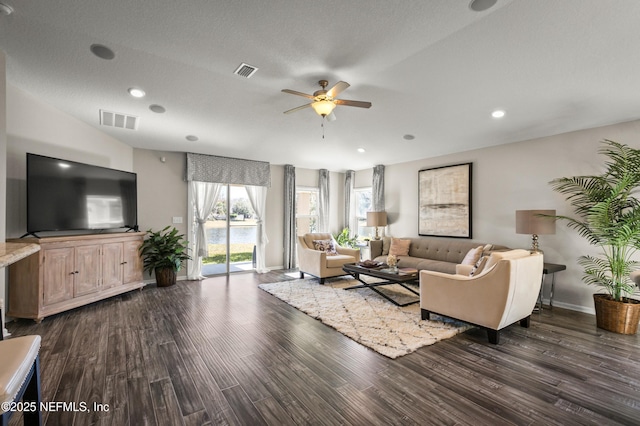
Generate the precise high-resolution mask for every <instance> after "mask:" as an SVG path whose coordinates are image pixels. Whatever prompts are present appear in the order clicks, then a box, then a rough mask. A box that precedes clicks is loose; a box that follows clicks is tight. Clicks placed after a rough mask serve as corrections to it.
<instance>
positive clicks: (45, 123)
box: [2, 85, 133, 238]
mask: <svg viewBox="0 0 640 426" xmlns="http://www.w3.org/2000/svg"><path fill="white" fill-rule="evenodd" d="M96 117H97V113H96ZM123 131H125V130H123ZM27 152H31V153H34V154H40V155H46V156H50V157H56V158H63V159H65V160H71V161H78V162H82V163H89V164H93V165H97V166H102V167H109V168H112V169H119V170H125V171H132V170H133V148H131V147H130V146H128V145H125V144H124V143H122V142H120V141H118V140H117V139H114V138H112V137H111V136H109V135H107V134H105V133H103V132H101V131H100V130H98V129H96V128H94V127H92V126H89V125H88V124H86V123H84V122H82V121H79V120H77V119H76V118H73V117H71V116H69V115H67V114H65V113H64V112H62V111H60V110H57V109H55V108H53V107H51V106H49V105H47V104H44V103H42V102H40V101H39V100H37V99H36V98H34V97H33V96H31V95H29V94H28V93H25V92H23V91H21V90H20V89H18V88H16V87H14V86H11V85H7V149H6V155H7V161H6V163H3V164H7V169H6V170H7V172H6V173H7V179H6V185H7V208H6V215H7V218H6V229H7V231H6V232H7V237H11V238H17V237H20V236H21V235H23V234H24V233H25V232H26V228H27V224H26V217H27V214H26V153H27ZM2 182H5V179H2ZM3 223H5V222H4V221H3ZM43 235H46V233H43Z"/></svg>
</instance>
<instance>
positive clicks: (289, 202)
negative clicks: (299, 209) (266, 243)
mask: <svg viewBox="0 0 640 426" xmlns="http://www.w3.org/2000/svg"><path fill="white" fill-rule="evenodd" d="M296 263H297V260H296V168H295V167H293V166H292V165H290V164H286V165H285V166H284V269H293V268H295V267H296Z"/></svg>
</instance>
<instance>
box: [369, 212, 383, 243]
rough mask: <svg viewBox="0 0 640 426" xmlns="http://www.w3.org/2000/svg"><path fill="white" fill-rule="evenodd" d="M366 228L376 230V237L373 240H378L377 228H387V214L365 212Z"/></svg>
mask: <svg viewBox="0 0 640 426" xmlns="http://www.w3.org/2000/svg"><path fill="white" fill-rule="evenodd" d="M367 226H374V227H375V228H376V235H375V237H373V238H374V239H375V240H379V239H380V234H378V226H387V212H367Z"/></svg>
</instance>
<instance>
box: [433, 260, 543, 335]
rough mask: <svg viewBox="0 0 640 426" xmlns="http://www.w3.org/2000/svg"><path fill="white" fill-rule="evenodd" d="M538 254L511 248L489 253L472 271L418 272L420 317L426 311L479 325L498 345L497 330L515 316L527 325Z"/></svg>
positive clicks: (536, 285) (536, 279) (536, 291)
mask: <svg viewBox="0 0 640 426" xmlns="http://www.w3.org/2000/svg"><path fill="white" fill-rule="evenodd" d="M542 270H543V260H542V255H541V254H530V253H529V251H527V250H510V251H506V252H496V253H493V254H491V256H490V257H489V259H488V261H487V266H486V267H485V269H484V270H483V271H482V272H481V273H480V274H479V275H475V276H468V275H458V274H455V275H452V274H443V273H440V272H432V271H426V270H423V271H421V272H420V308H421V313H422V319H423V320H428V319H429V317H430V314H431V313H435V314H439V315H443V316H446V317H449V318H454V319H458V320H461V321H464V322H468V323H470V324H474V325H477V326H480V327H483V328H485V329H486V330H487V333H488V335H489V342H491V343H495V344H497V343H498V342H499V340H500V334H499V332H500V330H501V329H503V328H504V327H506V326H508V325H511V324H513V323H514V322H516V321H520V325H521V326H523V327H529V321H530V317H531V312H532V311H533V308H534V307H535V304H536V301H537V299H538V294H539V292H540V285H541V283H542Z"/></svg>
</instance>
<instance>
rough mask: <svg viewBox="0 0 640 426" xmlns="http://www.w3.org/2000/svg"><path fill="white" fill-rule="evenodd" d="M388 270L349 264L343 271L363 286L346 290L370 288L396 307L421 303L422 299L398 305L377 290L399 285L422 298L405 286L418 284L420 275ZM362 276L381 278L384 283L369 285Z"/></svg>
mask: <svg viewBox="0 0 640 426" xmlns="http://www.w3.org/2000/svg"><path fill="white" fill-rule="evenodd" d="M387 268H388V267H386V266H385V267H381V268H365V267H363V266H358V265H357V264H356V263H347V264H346V265H344V266H343V267H342V270H343V271H345V272H346V273H348V274H349V275H351V276H353V277H354V278H355V279H356V280H358V281H360V282H361V283H362V284H361V285H355V286H353V287H347V288H345V290H353V289H356V288H370V289H371V290H373V291H375V292H376V293H378V294H379V295H380V296H382V297H384V298H385V299H387V300H388V301H389V302H391V303H393V304H394V305H396V306H408V305H413V304H414V303H418V302H419V301H420V298H418V300H414V301H412V302H408V303H398V302H396V301H395V300H393V299H392V298H390V297H389V296H387V295H386V294H384V293H382V292H381V291H380V290H378V289H377V288H376V287H381V286H385V285H393V284H398V285H399V286H401V287H403V288H405V289H407V290H409V291H410V292H411V293H413V294H416V295H418V296H420V293H418V292H417V291H415V290H414V289H412V288H410V287H407V286H406V285H405V284H417V283H418V273H415V274H407V273H403V272H401V271H400V272H390V271H389V270H388V269H387ZM360 275H367V276H370V277H375V278H380V279H382V280H384V281H380V282H375V283H367V282H365V281H362V279H361V278H360Z"/></svg>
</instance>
